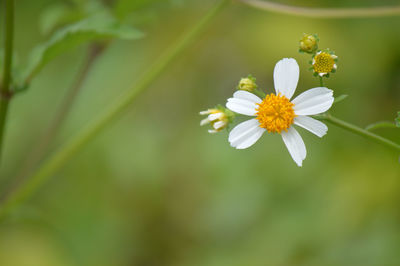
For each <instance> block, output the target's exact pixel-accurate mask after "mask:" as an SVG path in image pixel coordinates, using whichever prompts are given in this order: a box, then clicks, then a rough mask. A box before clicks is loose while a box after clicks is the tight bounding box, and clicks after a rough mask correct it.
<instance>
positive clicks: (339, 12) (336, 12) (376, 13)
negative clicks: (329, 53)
mask: <svg viewBox="0 0 400 266" xmlns="http://www.w3.org/2000/svg"><path fill="white" fill-rule="evenodd" d="M237 1H239V2H242V3H243V4H246V5H249V6H252V7H254V8H257V9H262V10H266V11H270V12H275V13H280V14H287V15H294V16H301V17H312V18H321V19H326V18H367V17H385V16H399V15H400V6H381V7H360V8H309V7H299V6H291V5H285V4H280V3H274V2H270V1H265V0H237Z"/></svg>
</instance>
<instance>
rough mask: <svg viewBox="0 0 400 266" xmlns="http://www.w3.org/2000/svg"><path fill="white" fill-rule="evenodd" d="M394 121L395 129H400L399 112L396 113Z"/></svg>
mask: <svg viewBox="0 0 400 266" xmlns="http://www.w3.org/2000/svg"><path fill="white" fill-rule="evenodd" d="M394 121H395V122H396V127H400V111H399V112H397V117H396V119H395V120H394Z"/></svg>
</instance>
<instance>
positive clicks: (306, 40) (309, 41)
mask: <svg viewBox="0 0 400 266" xmlns="http://www.w3.org/2000/svg"><path fill="white" fill-rule="evenodd" d="M317 49H318V36H317V35H316V34H305V33H304V34H303V39H301V40H300V49H299V51H300V52H305V53H309V54H312V53H314V52H315V51H316V50H317Z"/></svg>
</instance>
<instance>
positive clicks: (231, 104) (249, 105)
mask: <svg viewBox="0 0 400 266" xmlns="http://www.w3.org/2000/svg"><path fill="white" fill-rule="evenodd" d="M257 107H258V106H257V104H255V103H254V102H250V101H248V100H243V99H237V98H229V99H228V102H227V103H226V108H228V109H230V110H232V111H234V112H236V113H238V114H242V115H249V116H255V115H256V112H257V111H256V108H257Z"/></svg>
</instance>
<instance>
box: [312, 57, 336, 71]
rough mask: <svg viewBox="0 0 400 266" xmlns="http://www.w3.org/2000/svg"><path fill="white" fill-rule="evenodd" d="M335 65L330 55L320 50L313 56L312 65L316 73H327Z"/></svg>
mask: <svg viewBox="0 0 400 266" xmlns="http://www.w3.org/2000/svg"><path fill="white" fill-rule="evenodd" d="M334 65H335V60H334V58H333V57H332V55H330V54H328V53H326V52H322V53H319V54H318V55H316V56H315V57H314V62H313V67H314V71H315V72H317V73H329V72H331V71H332V69H333V66H334Z"/></svg>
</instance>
